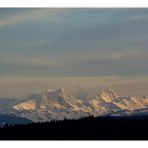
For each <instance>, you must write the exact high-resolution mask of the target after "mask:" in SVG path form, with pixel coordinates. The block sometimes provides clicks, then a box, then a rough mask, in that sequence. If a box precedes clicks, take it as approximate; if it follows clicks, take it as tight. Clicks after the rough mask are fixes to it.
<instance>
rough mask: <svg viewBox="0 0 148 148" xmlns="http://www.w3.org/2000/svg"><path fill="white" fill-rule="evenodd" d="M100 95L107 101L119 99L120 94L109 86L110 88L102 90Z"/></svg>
mask: <svg viewBox="0 0 148 148" xmlns="http://www.w3.org/2000/svg"><path fill="white" fill-rule="evenodd" d="M100 97H101V98H102V99H103V100H104V101H105V102H112V101H113V100H114V99H117V98H118V97H119V95H118V93H116V92H115V91H114V90H113V89H111V88H109V89H107V90H105V91H102V92H101V93H100Z"/></svg>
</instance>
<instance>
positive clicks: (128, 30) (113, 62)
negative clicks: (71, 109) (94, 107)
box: [0, 8, 148, 97]
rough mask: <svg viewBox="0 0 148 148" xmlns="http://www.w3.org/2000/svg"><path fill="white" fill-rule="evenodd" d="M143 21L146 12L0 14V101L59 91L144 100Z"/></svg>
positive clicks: (147, 36) (147, 69) (146, 35)
mask: <svg viewBox="0 0 148 148" xmlns="http://www.w3.org/2000/svg"><path fill="white" fill-rule="evenodd" d="M147 18H148V9H45V8H44V9H10V8H8V9H5V8H1V9H0V46H1V47H0V82H1V83H0V96H1V97H12V96H13V97H22V96H26V95H28V94H31V93H36V92H40V91H42V90H43V89H54V88H59V87H66V88H68V89H70V90H71V91H72V92H76V90H77V88H84V90H87V91H88V90H89V93H91V94H93V93H94V92H95V93H97V91H98V90H101V89H104V88H108V87H111V88H115V89H119V91H121V92H122V91H123V93H126V94H127V95H128V94H135V93H136V95H142V94H144V95H147V86H148V82H147V81H148V76H147V75H148V64H147V63H148V58H147V56H148V50H147V46H148V30H147V26H148V19H147ZM88 77H89V78H88Z"/></svg>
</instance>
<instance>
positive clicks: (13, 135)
mask: <svg viewBox="0 0 148 148" xmlns="http://www.w3.org/2000/svg"><path fill="white" fill-rule="evenodd" d="M0 139H1V140H148V116H134V117H109V116H106V117H96V118H95V117H92V116H91V117H86V118H82V119H79V120H67V119H65V120H62V121H51V122H42V123H29V124H27V125H7V124H6V125H5V126H4V127H1V128H0Z"/></svg>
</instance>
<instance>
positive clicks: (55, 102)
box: [9, 88, 148, 122]
mask: <svg viewBox="0 0 148 148" xmlns="http://www.w3.org/2000/svg"><path fill="white" fill-rule="evenodd" d="M9 112H10V113H11V114H14V115H16V116H18V117H24V118H27V119H30V120H32V121H34V122H42V121H51V120H63V119H79V118H81V117H86V116H90V115H93V116H95V117H96V116H105V115H107V116H109V115H110V116H112V115H113V116H115V115H116V116H118V115H119V116H121V115H132V114H136V113H148V97H142V98H137V97H130V96H121V95H119V94H118V93H116V92H115V91H114V90H112V89H108V90H105V91H102V92H101V93H100V94H99V95H97V96H95V97H92V98H90V99H85V100H80V99H78V98H76V97H74V96H72V95H71V94H70V93H69V92H68V91H67V90H65V89H63V88H60V89H57V90H47V91H44V92H43V93H42V94H40V95H34V97H32V98H31V99H29V100H27V101H24V102H21V103H18V104H16V105H14V106H12V107H11V108H10V111H9Z"/></svg>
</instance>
